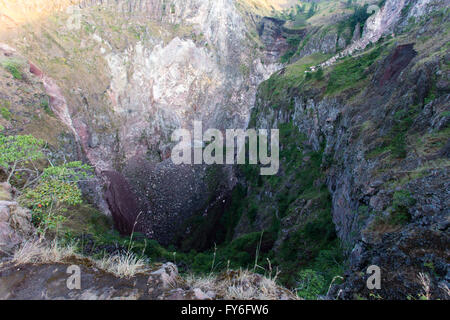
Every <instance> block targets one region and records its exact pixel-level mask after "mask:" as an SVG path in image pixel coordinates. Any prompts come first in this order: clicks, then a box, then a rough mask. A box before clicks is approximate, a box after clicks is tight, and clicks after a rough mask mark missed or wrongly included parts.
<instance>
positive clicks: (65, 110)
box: [1, 0, 282, 242]
mask: <svg viewBox="0 0 450 320" xmlns="http://www.w3.org/2000/svg"><path fill="white" fill-rule="evenodd" d="M69 4H70V2H69V1H50V2H45V3H44V2H40V1H31V2H29V1H27V2H20V1H18V2H10V1H3V2H2V3H1V7H2V24H3V26H4V27H5V28H4V29H3V30H4V31H6V30H7V32H3V33H2V35H1V37H2V39H3V40H2V41H4V42H6V43H8V44H9V45H10V46H11V47H13V48H15V49H17V50H18V51H20V52H21V54H22V55H23V56H24V57H26V58H25V59H29V60H30V70H31V73H33V74H34V75H35V76H36V77H37V78H39V79H40V80H41V82H42V83H43V85H44V88H45V91H46V93H47V95H48V96H49V97H50V100H51V101H50V108H51V109H52V110H53V112H54V113H55V115H56V117H57V118H59V120H60V121H61V122H62V123H64V124H65V125H66V127H67V128H66V129H65V131H66V132H68V133H70V134H72V135H74V138H75V139H74V140H76V141H77V143H78V145H79V146H80V147H81V149H82V151H83V154H84V155H85V156H86V158H87V160H88V161H89V162H90V163H91V164H92V165H93V166H94V167H95V169H96V171H97V173H98V176H99V177H100V178H102V179H104V180H105V183H106V185H111V184H114V183H115V182H116V180H110V179H108V175H103V174H102V172H105V171H117V172H119V173H126V174H127V179H128V180H129V183H131V188H132V189H133V192H134V193H136V194H137V195H129V196H132V197H135V198H136V199H135V201H137V202H139V208H137V209H136V210H132V212H130V213H129V214H130V217H129V220H130V221H131V220H133V221H134V220H136V218H137V215H138V214H139V212H143V214H141V219H142V220H143V222H142V224H145V225H147V226H148V227H147V228H146V229H145V230H144V228H143V230H144V231H145V232H147V234H148V235H149V236H152V237H153V236H155V235H154V233H155V232H156V233H158V235H157V236H156V237H157V238H158V239H159V240H161V241H162V242H167V241H168V240H169V239H170V237H171V236H170V235H169V234H170V232H171V230H172V227H173V225H177V224H178V223H179V222H182V221H183V219H185V217H189V216H190V215H192V213H193V212H195V211H198V210H201V209H203V207H205V206H206V205H208V202H209V201H210V199H211V198H213V197H215V196H216V194H217V193H218V190H216V187H215V186H211V185H210V186H208V185H207V182H206V180H207V174H205V172H204V171H205V168H201V169H198V168H194V167H192V168H185V169H180V168H179V167H177V166H173V165H172V163H171V162H170V161H168V160H167V159H168V158H169V157H170V151H171V148H172V146H173V144H172V143H171V141H170V136H171V134H172V132H173V130H175V129H178V128H186V129H190V128H192V124H193V120H201V121H203V126H204V129H205V130H206V129H208V128H218V129H225V128H229V127H233V128H245V127H246V125H247V122H248V119H249V110H250V108H251V107H252V105H253V104H254V98H255V94H256V88H257V86H258V85H259V83H260V82H261V81H262V80H264V79H266V78H267V77H268V76H270V74H271V73H273V72H274V71H275V70H277V69H278V68H279V66H278V56H277V55H276V54H275V55H273V54H266V52H265V49H264V47H263V44H262V43H261V41H260V40H259V38H258V35H257V33H256V25H255V22H253V21H251V20H249V19H244V18H243V17H242V16H241V13H240V11H239V10H238V8H237V7H236V3H234V2H233V1H230V0H224V1H189V2H186V1H170V2H168V1H163V0H158V1H155V0H145V1H79V2H78V5H75V6H69ZM37 8H38V9H39V10H38V9H37ZM249 14H252V13H251V12H249ZM279 41H280V40H279ZM281 41H282V39H281ZM281 47H282V45H281ZM279 51H280V52H282V48H281V49H280V50H279ZM136 164H137V166H136ZM145 170H147V171H145ZM191 170H193V172H191ZM143 171H145V174H144V175H143V174H142V172H143ZM138 173H140V174H138ZM172 173H174V174H175V175H176V176H179V177H183V178H182V182H183V183H181V184H178V183H173V178H172ZM224 174H226V172H225V173H224ZM152 175H157V176H158V177H160V178H154V179H152V178H151V176H152ZM228 180H229V179H228ZM166 186H168V187H166ZM225 187H226V188H230V187H232V185H228V186H225ZM97 189H98V188H97ZM151 190H166V192H165V193H162V192H158V194H159V195H164V196H163V197H161V196H160V197H158V196H153V194H150V191H151ZM186 190H190V191H189V192H186ZM201 190H203V191H201ZM98 191H99V190H97V192H98ZM109 194H111V193H109ZM150 196H153V197H151V198H150ZM137 198H139V199H137ZM168 199H170V200H171V201H169V200H168ZM96 201H97V203H98V205H100V206H101V207H102V208H103V210H104V211H108V210H110V211H112V212H111V213H112V214H113V215H114V216H116V217H117V219H119V218H118V217H119V216H120V215H121V213H119V212H115V211H114V210H112V208H114V209H117V208H118V206H121V202H122V201H125V200H124V199H121V198H120V197H118V198H116V199H114V200H112V202H111V200H110V201H109V202H108V203H105V202H103V200H102V199H101V198H98V197H97V200H96ZM159 224H161V225H162V224H164V225H171V226H172V227H170V228H169V229H167V228H161V227H160V228H159V229H158V230H153V228H152V226H153V225H159ZM131 227H132V226H129V228H128V229H130V228H131ZM159 230H160V231H159ZM168 231H169V234H167V233H168Z"/></svg>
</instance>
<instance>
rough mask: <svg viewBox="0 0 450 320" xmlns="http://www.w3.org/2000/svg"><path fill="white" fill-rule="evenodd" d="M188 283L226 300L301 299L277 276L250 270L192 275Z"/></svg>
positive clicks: (187, 280)
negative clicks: (278, 283)
mask: <svg viewBox="0 0 450 320" xmlns="http://www.w3.org/2000/svg"><path fill="white" fill-rule="evenodd" d="M186 283H187V284H188V285H189V286H190V287H192V288H199V289H201V290H202V291H204V292H208V291H214V292H215V293H216V294H217V296H218V297H219V298H220V299H225V300H297V299H299V298H298V297H297V296H296V295H295V294H294V293H292V292H290V291H289V290H287V289H285V288H282V287H280V286H279V285H277V283H276V277H275V278H268V277H264V276H261V275H258V274H255V273H253V272H251V271H249V270H239V271H229V272H226V273H224V274H221V275H218V276H216V275H212V274H211V275H208V276H205V277H198V276H194V275H190V276H188V277H187V278H186Z"/></svg>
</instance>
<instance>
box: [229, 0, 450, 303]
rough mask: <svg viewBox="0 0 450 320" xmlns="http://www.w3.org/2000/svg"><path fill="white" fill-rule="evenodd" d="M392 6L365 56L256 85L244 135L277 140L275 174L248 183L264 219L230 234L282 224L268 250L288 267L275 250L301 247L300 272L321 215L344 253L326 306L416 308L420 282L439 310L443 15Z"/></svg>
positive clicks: (289, 71) (444, 257)
mask: <svg viewBox="0 0 450 320" xmlns="http://www.w3.org/2000/svg"><path fill="white" fill-rule="evenodd" d="M389 6H394V7H393V8H394V9H395V10H394V9H393V10H391V12H394V13H395V14H394V17H391V19H392V21H395V22H393V24H392V25H391V26H390V27H389V28H386V29H384V30H381V31H379V32H380V34H381V35H383V36H384V37H385V38H383V39H382V40H380V41H378V39H375V40H377V42H376V43H374V44H372V45H370V46H369V47H370V49H367V50H366V51H365V52H364V53H360V54H358V55H354V56H353V57H352V58H347V59H343V60H339V61H336V62H335V64H334V65H333V66H331V67H330V68H327V69H324V70H323V72H317V73H306V74H305V73H304V70H305V69H306V68H305V66H304V65H303V64H302V62H303V63H304V61H305V60H299V61H298V62H296V63H294V64H293V65H290V66H288V67H287V68H286V69H283V70H282V71H280V72H278V73H276V74H275V75H273V76H272V77H271V79H270V80H268V81H266V82H265V83H263V84H262V86H261V87H260V90H259V94H258V98H257V103H256V108H255V109H254V111H253V114H252V121H251V127H255V128H272V127H278V128H280V130H281V135H282V137H285V138H284V141H283V139H282V140H281V144H282V150H283V151H282V158H283V163H282V170H281V172H280V174H279V175H278V177H277V178H276V179H275V178H274V179H272V180H268V181H267V180H263V181H257V180H255V177H254V176H253V175H252V174H250V175H249V174H247V175H246V178H245V179H244V181H246V182H245V185H246V186H247V190H248V191H247V192H248V196H247V197H251V198H252V199H255V200H256V201H257V202H258V203H259V204H260V205H261V203H263V205H262V206H263V207H267V209H264V210H258V211H257V213H256V216H254V213H253V214H252V212H251V206H248V207H247V209H246V213H245V214H243V215H242V217H241V222H240V223H239V224H238V225H237V227H236V231H235V232H237V234H242V233H248V232H249V231H257V230H262V229H265V230H270V228H273V223H274V221H279V224H280V226H279V228H278V230H279V231H276V234H277V236H276V240H275V242H274V247H273V249H272V250H274V252H275V256H277V257H278V259H279V261H280V262H283V261H285V263H287V262H286V260H287V261H289V260H292V259H289V258H287V257H285V256H284V245H285V244H286V243H290V244H291V245H294V243H298V244H300V245H299V246H298V248H297V250H293V251H292V252H291V254H294V255H296V258H297V259H300V260H299V261H297V262H293V263H296V264H298V265H301V264H302V263H304V261H305V258H306V260H308V259H312V260H313V261H314V259H317V257H319V256H320V251H319V252H317V251H314V249H313V248H311V247H312V246H313V244H312V243H311V242H312V241H314V238H313V237H311V236H308V232H307V231H308V224H309V223H310V222H311V221H313V222H314V221H315V222H314V223H316V224H317V223H318V222H319V221H320V212H321V210H330V213H331V214H332V217H333V223H334V225H335V226H336V233H337V236H338V237H339V239H340V241H341V243H342V245H343V246H344V252H345V251H347V252H348V253H349V256H348V257H349V258H348V263H349V266H348V268H347V271H346V273H345V274H346V277H345V282H344V284H343V285H341V286H340V287H336V290H335V291H333V292H331V293H330V296H331V297H333V298H336V297H340V298H345V299H355V298H370V297H372V298H373V297H381V298H383V299H406V298H417V294H418V293H419V292H421V291H422V284H421V281H420V279H419V278H418V277H419V274H420V273H428V274H430V278H431V280H430V283H429V285H430V287H431V289H430V292H428V293H429V295H430V296H432V297H433V298H441V299H448V294H447V292H446V289H445V288H446V287H448V282H449V280H450V279H449V278H448V275H449V269H448V266H449V264H448V263H449V256H448V245H449V234H448V225H449V213H450V212H449V209H448V208H449V200H448V199H449V190H450V189H449V184H448V181H449V179H448V178H449V171H448V148H449V133H448V125H449V114H448V111H449V105H450V104H449V98H450V96H449V54H448V30H449V29H448V26H449V21H448V8H446V6H445V4H444V2H442V1H431V2H426V3H425V2H420V1H419V2H416V1H407V2H401V1H386V7H385V8H389ZM384 26H385V25H384ZM391 32H394V33H395V37H394V38H392V37H387V36H389V35H390V34H391ZM377 33H378V31H377V32H374V34H377ZM377 38H378V37H377ZM363 39H364V36H363ZM302 65H303V72H302V71H301V70H302V69H301V68H300V66H302ZM299 71H300V72H299ZM305 170H306V171H307V172H308V175H305V173H304V171H305ZM311 179H312V180H311ZM308 181H310V182H308ZM327 193H328V197H329V199H330V201H331V206H330V207H328V204H327V200H326V199H327V195H326V194H327ZM286 195H287V196H286ZM324 197H325V200H324ZM317 215H319V218H318V217H317ZM318 219H319V220H318ZM271 225H272V227H271ZM305 228H306V229H305ZM316 231H317V232H320V233H321V234H322V235H323V236H325V235H326V232H327V229H326V228H322V229H317V230H316ZM302 241H304V243H302ZM322 249H326V248H322ZM311 254H312V256H311ZM301 260H303V262H302V261H301ZM370 265H377V266H379V267H380V268H381V270H382V283H383V285H382V289H381V290H379V291H377V292H371V291H369V290H368V289H367V287H366V283H365V281H366V279H367V277H368V276H366V275H365V274H366V270H367V268H368V267H369V266H370Z"/></svg>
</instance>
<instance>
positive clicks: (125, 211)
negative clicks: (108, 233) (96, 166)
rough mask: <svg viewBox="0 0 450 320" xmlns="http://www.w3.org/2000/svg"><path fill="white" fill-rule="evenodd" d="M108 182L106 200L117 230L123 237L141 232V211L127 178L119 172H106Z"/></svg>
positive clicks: (104, 174) (104, 173)
mask: <svg viewBox="0 0 450 320" xmlns="http://www.w3.org/2000/svg"><path fill="white" fill-rule="evenodd" d="M102 174H103V176H104V177H105V178H106V180H107V185H106V192H105V200H106V202H107V204H108V206H109V210H110V211H111V214H112V216H113V219H114V225H115V228H116V229H117V230H118V231H119V232H120V234H121V235H130V234H131V233H133V232H139V231H140V229H139V224H138V223H136V222H137V220H138V218H139V212H138V211H139V209H138V205H137V202H136V197H135V195H134V194H133V192H132V191H131V187H130V185H129V184H128V182H127V181H126V180H125V178H124V177H123V176H122V175H121V174H120V173H118V172H114V171H104V172H103V173H102Z"/></svg>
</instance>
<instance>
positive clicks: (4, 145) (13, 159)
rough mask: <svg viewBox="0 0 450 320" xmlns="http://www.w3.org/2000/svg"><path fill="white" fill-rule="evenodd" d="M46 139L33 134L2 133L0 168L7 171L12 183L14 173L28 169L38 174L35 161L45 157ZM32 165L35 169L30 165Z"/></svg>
mask: <svg viewBox="0 0 450 320" xmlns="http://www.w3.org/2000/svg"><path fill="white" fill-rule="evenodd" d="M44 144H45V143H44V141H43V140H40V139H36V138H35V137H33V136H31V135H25V136H20V135H19V136H5V135H3V134H0V150H1V152H0V168H1V169H2V170H3V171H4V172H5V173H6V175H7V177H8V178H7V180H6V182H8V183H10V181H11V179H12V177H13V176H14V174H16V173H17V172H19V171H27V172H29V173H32V174H33V175H36V174H37V172H38V170H37V169H36V167H35V166H34V163H33V161H36V160H39V159H43V158H44V154H43V152H42V149H43V147H44ZM30 165H32V166H33V167H34V170H33V169H29V168H28V167H29V166H30Z"/></svg>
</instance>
